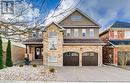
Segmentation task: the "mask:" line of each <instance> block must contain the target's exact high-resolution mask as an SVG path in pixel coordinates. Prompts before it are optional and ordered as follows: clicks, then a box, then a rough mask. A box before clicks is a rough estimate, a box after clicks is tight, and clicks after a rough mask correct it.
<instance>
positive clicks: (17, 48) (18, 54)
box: [2, 38, 26, 64]
mask: <svg viewBox="0 0 130 83" xmlns="http://www.w3.org/2000/svg"><path fill="white" fill-rule="evenodd" d="M2 42H3V43H2V45H3V58H4V63H5V60H6V49H7V45H8V40H7V39H5V38H2ZM25 51H26V47H25V45H23V44H21V43H16V42H13V41H11V52H12V61H13V64H18V63H21V62H23V60H24V57H25V56H24V55H25Z"/></svg>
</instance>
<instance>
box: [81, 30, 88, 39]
mask: <svg viewBox="0 0 130 83" xmlns="http://www.w3.org/2000/svg"><path fill="white" fill-rule="evenodd" d="M84 31H85V32H84ZM83 33H85V36H83ZM86 36H87V30H86V29H82V37H86Z"/></svg>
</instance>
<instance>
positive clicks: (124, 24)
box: [111, 21, 130, 28]
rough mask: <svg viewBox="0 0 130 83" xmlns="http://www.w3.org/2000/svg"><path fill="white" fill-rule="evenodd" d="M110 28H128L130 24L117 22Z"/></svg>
mask: <svg viewBox="0 0 130 83" xmlns="http://www.w3.org/2000/svg"><path fill="white" fill-rule="evenodd" d="M111 27H112V28H130V23H128V22H120V21H117V22H115V23H114V24H113V25H112V26H111Z"/></svg>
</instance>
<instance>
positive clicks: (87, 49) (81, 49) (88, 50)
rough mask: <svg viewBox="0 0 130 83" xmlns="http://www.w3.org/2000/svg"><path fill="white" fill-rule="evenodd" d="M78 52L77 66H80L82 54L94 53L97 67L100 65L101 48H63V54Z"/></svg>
mask: <svg viewBox="0 0 130 83" xmlns="http://www.w3.org/2000/svg"><path fill="white" fill-rule="evenodd" d="M71 51H72V52H78V53H79V65H80V66H82V53H84V52H96V53H98V66H101V65H102V46H64V47H63V53H65V52H71Z"/></svg>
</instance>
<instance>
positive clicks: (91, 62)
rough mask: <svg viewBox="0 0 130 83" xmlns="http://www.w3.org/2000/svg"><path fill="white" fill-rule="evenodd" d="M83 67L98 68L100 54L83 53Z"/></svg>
mask: <svg viewBox="0 0 130 83" xmlns="http://www.w3.org/2000/svg"><path fill="white" fill-rule="evenodd" d="M82 66H98V53H95V52H85V53H83V54H82Z"/></svg>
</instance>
